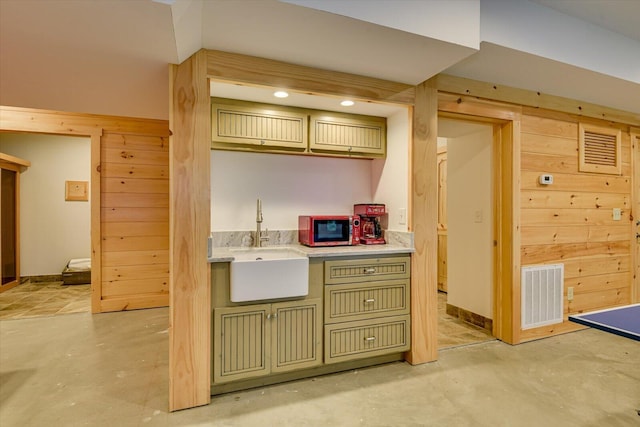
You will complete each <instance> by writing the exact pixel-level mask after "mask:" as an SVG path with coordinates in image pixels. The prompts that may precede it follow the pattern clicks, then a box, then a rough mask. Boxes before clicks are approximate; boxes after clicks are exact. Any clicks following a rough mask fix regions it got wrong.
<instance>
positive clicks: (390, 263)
mask: <svg viewBox="0 0 640 427" xmlns="http://www.w3.org/2000/svg"><path fill="white" fill-rule="evenodd" d="M410 263H411V258H410V257H408V256H406V257H385V258H366V259H358V260H334V261H326V262H325V263H324V283H325V284H327V285H334V284H339V283H353V282H369V281H372V280H392V279H408V278H409V275H410V273H411V264H410Z"/></svg>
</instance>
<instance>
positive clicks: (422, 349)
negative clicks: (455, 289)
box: [406, 79, 438, 365]
mask: <svg viewBox="0 0 640 427" xmlns="http://www.w3.org/2000/svg"><path fill="white" fill-rule="evenodd" d="M412 128H413V131H412V142H411V192H410V193H411V201H410V212H411V216H410V218H411V224H410V230H412V231H413V233H414V241H415V253H414V254H413V255H412V256H411V350H410V351H409V352H407V354H406V360H407V361H408V362H409V363H411V364H412V365H416V364H419V363H425V362H431V361H434V360H436V359H437V358H438V256H437V254H438V230H437V223H438V205H437V203H434V201H435V200H437V197H438V174H437V167H436V164H437V145H438V91H437V89H436V87H435V81H434V80H433V79H432V80H427V81H426V82H423V83H421V84H420V85H418V86H416V91H415V106H414V110H413V126H412Z"/></svg>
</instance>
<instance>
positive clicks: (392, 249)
mask: <svg viewBox="0 0 640 427" xmlns="http://www.w3.org/2000/svg"><path fill="white" fill-rule="evenodd" d="M278 248H286V249H294V250H296V251H299V252H301V253H303V254H305V255H306V256H307V257H309V258H328V257H341V256H344V257H348V256H358V255H390V254H409V253H413V252H414V249H413V248H407V247H403V246H394V245H357V246H331V247H322V248H310V247H308V246H304V245H299V244H294V245H285V246H265V247H263V248H262V249H278ZM243 249H257V250H259V249H258V248H248V247H224V248H213V254H212V256H211V257H210V258H209V259H208V261H209V262H210V263H213V262H231V261H233V260H234V259H235V256H234V254H233V250H243Z"/></svg>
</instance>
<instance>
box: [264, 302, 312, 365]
mask: <svg viewBox="0 0 640 427" xmlns="http://www.w3.org/2000/svg"><path fill="white" fill-rule="evenodd" d="M321 307H322V300H321V299H320V298H315V299H308V300H304V301H292V302H285V303H278V304H273V306H272V309H271V312H272V316H271V322H272V323H271V328H272V330H271V336H272V337H273V342H272V345H273V347H272V360H273V363H272V367H271V370H272V371H273V372H285V371H291V370H294V369H302V368H309V367H312V366H317V365H320V364H321V363H322V332H321V331H322V317H321Z"/></svg>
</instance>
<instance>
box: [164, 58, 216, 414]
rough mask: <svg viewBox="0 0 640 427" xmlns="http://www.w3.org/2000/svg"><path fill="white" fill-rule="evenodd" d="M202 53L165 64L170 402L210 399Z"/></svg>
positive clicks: (206, 114) (172, 405) (206, 112)
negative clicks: (167, 94)
mask: <svg viewBox="0 0 640 427" xmlns="http://www.w3.org/2000/svg"><path fill="white" fill-rule="evenodd" d="M206 73H207V55H206V52H204V51H199V52H197V53H196V54H194V55H193V56H192V57H191V58H189V59H187V60H186V61H185V62H183V63H182V64H180V65H177V66H172V67H171V103H170V105H171V108H170V119H169V122H170V128H171V130H172V132H173V136H172V137H171V139H170V143H169V157H170V176H171V181H170V187H171V190H170V193H171V199H170V243H169V245H170V249H169V252H170V271H171V275H170V285H169V295H170V313H169V316H170V317H169V319H170V326H169V409H170V410H171V411H176V410H179V409H185V408H191V407H194V406H200V405H206V404H208V403H209V402H210V400H211V396H210V385H211V285H210V274H209V264H208V262H207V236H208V234H209V230H210V220H209V218H210V209H211V206H210V197H211V191H210V179H209V176H210V152H209V146H210V141H211V126H210V123H211V117H210V116H211V114H210V107H209V84H208V80H207V75H206Z"/></svg>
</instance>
